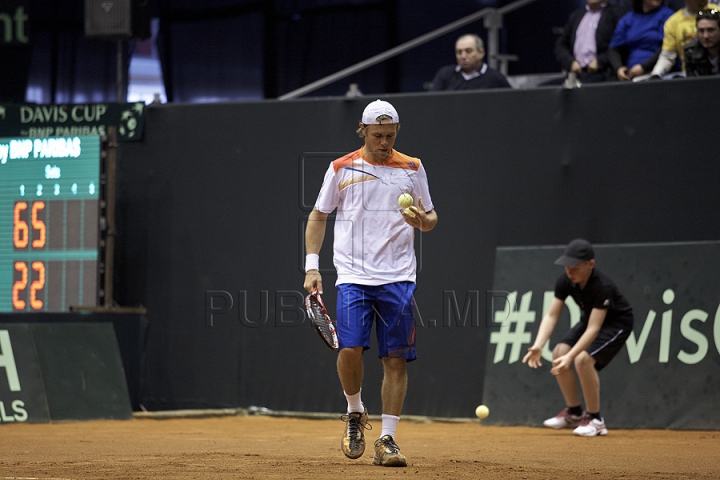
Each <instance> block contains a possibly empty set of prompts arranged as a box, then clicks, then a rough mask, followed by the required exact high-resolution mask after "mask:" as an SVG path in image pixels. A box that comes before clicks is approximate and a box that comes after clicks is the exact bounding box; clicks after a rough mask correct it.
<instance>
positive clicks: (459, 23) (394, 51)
mask: <svg viewBox="0 0 720 480" xmlns="http://www.w3.org/2000/svg"><path fill="white" fill-rule="evenodd" d="M535 1H536V0H517V1H515V2H513V3H509V4H507V5H505V6H504V7H500V8H483V9H482V10H478V11H477V12H475V13H471V14H470V15H468V16H466V17H463V18H461V19H459V20H456V21H454V22H452V23H448V24H447V25H445V26H444V27H440V28H438V29H435V30H433V31H432V32H428V33H426V34H424V35H420V36H419V37H417V38H414V39H412V40H409V41H407V42H405V43H403V44H400V45H398V46H397V47H393V48H391V49H390V50H386V51H385V52H383V53H379V54H377V55H375V56H373V57H370V58H368V59H366V60H363V61H362V62H359V63H356V64H355V65H351V66H349V67H347V68H344V69H342V70H340V71H338V72H336V73H333V74H332V75H328V76H327V77H324V78H321V79H320V80H316V81H314V82H312V83H309V84H307V85H305V86H304V87H300V88H298V89H297V90H293V91H292V92H289V93H286V94H285V95H281V96H280V97H278V100H290V99H293V98H297V97H300V96H302V95H305V94H306V93H310V92H312V91H314V90H317V89H318V88H322V87H324V86H326V85H329V84H331V83H333V82H336V81H338V80H340V79H343V78H345V77H348V76H350V75H352V74H354V73H357V72H359V71H361V70H365V69H366V68H369V67H372V66H373V65H376V64H378V63H380V62H384V61H385V60H387V59H389V58H392V57H394V56H396V55H400V54H401V53H404V52H407V51H408V50H412V49H413V48H415V47H418V46H420V45H422V44H424V43H427V42H429V41H431V40H435V39H436V38H438V37H441V36H443V35H445V34H447V33H450V32H452V31H454V30H457V29H458V28H461V27H464V26H465V25H468V24H470V23H473V22H476V21H478V20H480V19H481V18H483V19H484V23H483V25H484V26H485V28H487V30H488V40H487V52H488V64H489V65H490V67H491V68H498V67H497V65H498V62H502V63H503V68H501V71H503V73H504V74H507V71H506V70H507V62H508V61H509V60H516V59H517V57H514V56H513V55H499V54H498V49H499V43H500V42H499V32H500V29H501V28H502V24H503V21H502V19H503V15H505V14H506V13H509V12H512V11H513V10H517V9H518V8H521V7H524V6H525V5H527V4H529V3H533V2H535Z"/></svg>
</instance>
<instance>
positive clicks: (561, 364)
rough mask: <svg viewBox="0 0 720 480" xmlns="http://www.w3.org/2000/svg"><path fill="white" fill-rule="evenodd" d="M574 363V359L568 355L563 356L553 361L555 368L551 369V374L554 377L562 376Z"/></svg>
mask: <svg viewBox="0 0 720 480" xmlns="http://www.w3.org/2000/svg"><path fill="white" fill-rule="evenodd" d="M571 363H572V358H570V357H569V356H567V355H563V356H562V357H558V358H556V359H555V360H553V362H552V364H553V367H552V368H551V369H550V373H552V374H553V375H560V374H561V373H562V372H564V371H565V370H567V369H568V368H570V364H571Z"/></svg>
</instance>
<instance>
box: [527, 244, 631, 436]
mask: <svg viewBox="0 0 720 480" xmlns="http://www.w3.org/2000/svg"><path fill="white" fill-rule="evenodd" d="M555 264H557V265H562V266H564V267H565V275H562V276H561V277H560V278H558V280H557V282H556V283H555V298H553V300H552V302H551V303H550V308H549V309H548V312H547V313H546V314H545V317H544V318H543V319H542V322H541V323H540V327H539V328H538V333H537V337H536V338H535V343H533V345H532V346H531V347H530V348H529V349H528V353H527V354H526V355H525V357H524V358H523V363H527V364H528V365H529V366H530V367H532V368H538V367H539V366H541V365H542V363H541V362H540V357H541V353H542V348H543V346H544V345H545V343H546V342H547V341H548V339H549V338H550V335H551V334H552V332H553V330H554V329H555V326H556V325H557V321H558V318H559V317H560V312H561V311H562V309H563V306H564V305H565V299H566V298H567V297H572V298H573V300H575V303H577V304H578V306H579V307H580V309H581V312H582V315H581V317H580V322H578V324H577V325H575V326H574V327H573V328H572V329H571V330H570V331H569V332H568V333H567V334H566V335H565V337H564V338H563V339H562V340H561V341H560V343H558V344H557V345H556V346H555V348H554V349H553V352H552V355H553V361H552V368H551V370H550V373H552V374H553V375H555V379H556V380H557V382H558V385H559V386H560V390H561V391H562V394H563V397H564V398H565V404H566V405H567V407H566V408H565V409H564V410H562V411H561V412H560V413H558V414H557V415H556V416H554V417H552V418H548V419H547V420H545V422H543V424H544V425H545V426H546V427H550V428H555V429H560V428H573V429H574V430H573V433H574V434H575V435H580V436H583V437H594V436H597V435H607V432H608V431H607V427H606V426H605V419H604V418H603V417H602V415H600V377H599V376H598V372H599V371H600V370H602V369H603V368H605V367H606V366H607V365H608V363H610V361H611V360H612V359H613V358H614V357H615V355H617V353H618V352H619V351H620V349H621V348H622V346H623V345H625V341H626V340H627V338H628V337H629V336H630V332H632V327H633V314H632V308H631V307H630V304H629V303H628V302H627V300H625V297H623V296H622V295H621V294H620V292H619V291H618V288H617V286H615V283H613V281H612V280H610V278H609V277H608V276H607V275H605V274H604V273H602V272H601V271H599V270H598V269H596V268H595V251H594V249H593V248H592V245H590V243H589V242H588V241H587V240H583V239H576V240H573V241H572V242H570V243H569V244H568V246H567V248H566V249H565V252H564V253H563V255H562V256H561V257H560V258H558V259H557V260H556V261H555ZM573 365H574V366H575V372H576V373H577V378H579V380H580V386H581V388H582V394H583V398H584V399H585V408H586V412H583V409H582V406H581V404H580V396H579V391H578V385H577V379H576V377H575V373H574V372H573V371H572V366H573Z"/></svg>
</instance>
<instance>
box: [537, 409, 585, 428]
mask: <svg viewBox="0 0 720 480" xmlns="http://www.w3.org/2000/svg"><path fill="white" fill-rule="evenodd" d="M585 419H586V415H585V414H583V415H572V414H571V413H570V409H568V408H565V409H564V410H563V411H562V412H560V413H558V414H557V415H555V416H554V417H552V418H548V419H547V420H545V421H544V422H543V425H545V426H546V427H549V428H554V429H560V428H576V427H579V426H580V425H582V423H583V421H584V420H585Z"/></svg>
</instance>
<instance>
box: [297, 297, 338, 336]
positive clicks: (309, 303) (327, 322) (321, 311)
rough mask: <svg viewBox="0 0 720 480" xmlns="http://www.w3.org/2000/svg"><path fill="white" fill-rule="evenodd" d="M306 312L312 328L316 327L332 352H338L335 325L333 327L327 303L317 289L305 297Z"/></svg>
mask: <svg viewBox="0 0 720 480" xmlns="http://www.w3.org/2000/svg"><path fill="white" fill-rule="evenodd" d="M305 310H306V311H307V314H308V317H309V318H310V322H311V323H312V326H313V327H315V331H316V332H317V333H318V335H320V338H322V339H323V341H324V342H325V344H326V345H327V346H328V348H330V350H337V348H338V338H337V333H336V332H335V325H333V323H332V319H331V318H330V315H328V313H327V309H326V308H325V303H324V302H323V300H322V297H321V296H320V293H318V291H317V289H315V290H313V291H312V293H311V294H310V295H308V296H307V297H305Z"/></svg>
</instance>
